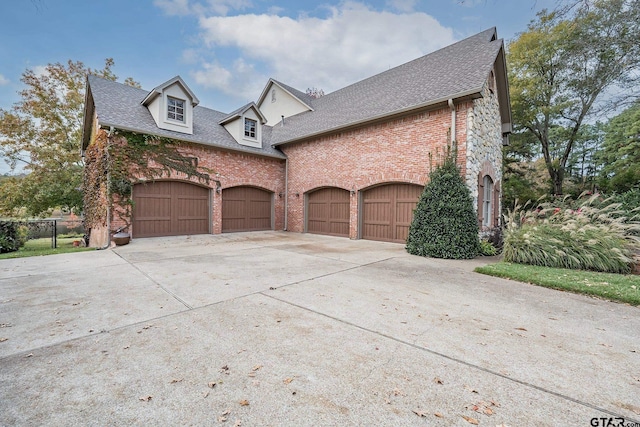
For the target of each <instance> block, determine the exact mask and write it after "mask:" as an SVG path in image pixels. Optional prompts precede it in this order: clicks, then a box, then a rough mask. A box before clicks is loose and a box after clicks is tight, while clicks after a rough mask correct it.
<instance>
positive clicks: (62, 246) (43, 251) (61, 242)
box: [0, 237, 95, 259]
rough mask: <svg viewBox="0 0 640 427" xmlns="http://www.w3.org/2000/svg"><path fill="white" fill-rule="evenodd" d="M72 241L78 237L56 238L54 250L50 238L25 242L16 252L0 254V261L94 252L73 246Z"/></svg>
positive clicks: (78, 238)
mask: <svg viewBox="0 0 640 427" xmlns="http://www.w3.org/2000/svg"><path fill="white" fill-rule="evenodd" d="M74 240H80V237H58V245H57V246H58V247H57V248H56V249H53V248H51V238H50V237H46V238H43V239H33V240H29V241H27V243H25V244H24V246H23V247H21V248H20V249H19V250H18V251H16V252H8V253H5V254H0V259H8V258H24V257H28V256H39V255H54V254H65V253H67V252H82V251H90V250H95V249H91V248H83V247H80V246H73V241H74Z"/></svg>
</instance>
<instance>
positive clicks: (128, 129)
mask: <svg viewBox="0 0 640 427" xmlns="http://www.w3.org/2000/svg"><path fill="white" fill-rule="evenodd" d="M100 127H102V128H106V127H109V128H110V129H111V128H117V129H120V130H124V131H128V132H134V133H139V134H146V135H153V136H157V137H160V138H169V139H173V140H176V141H180V142H186V143H189V144H196V145H203V146H205V147H212V148H215V149H217V150H225V151H230V152H232V153H242V154H251V155H253V156H260V157H268V158H270V159H279V160H282V159H284V158H285V156H284V155H283V156H278V155H274V154H269V153H256V152H253V151H250V150H242V149H235V148H233V147H226V146H223V145H215V144H208V143H206V142H201V141H194V140H193V139H188V138H185V137H181V136H180V135H162V134H160V133H159V132H153V131H150V130H144V129H136V128H133V127H128V126H121V125H115V124H111V123H108V122H101V124H100ZM114 130H115V129H114ZM168 132H170V131H168ZM185 135H187V134H185ZM187 136H190V135H187ZM263 142H264V141H263Z"/></svg>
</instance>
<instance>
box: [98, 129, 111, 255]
mask: <svg viewBox="0 0 640 427" xmlns="http://www.w3.org/2000/svg"><path fill="white" fill-rule="evenodd" d="M114 131H115V128H114V127H113V126H111V127H110V128H109V132H108V133H107V148H106V150H107V193H108V192H109V188H111V168H110V167H109V143H110V142H111V135H113V132H114ZM108 200H109V195H108V194H107V243H106V245H104V246H103V247H101V248H97V249H96V250H98V251H102V250H105V249H107V248H109V247H110V246H111V203H109V201H108Z"/></svg>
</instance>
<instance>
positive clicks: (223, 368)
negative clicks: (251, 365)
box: [220, 365, 229, 375]
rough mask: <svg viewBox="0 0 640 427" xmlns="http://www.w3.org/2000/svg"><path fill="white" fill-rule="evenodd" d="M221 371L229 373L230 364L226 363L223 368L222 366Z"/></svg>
mask: <svg viewBox="0 0 640 427" xmlns="http://www.w3.org/2000/svg"><path fill="white" fill-rule="evenodd" d="M220 372H222V373H223V374H227V375H229V366H228V365H224V366H223V367H222V368H220Z"/></svg>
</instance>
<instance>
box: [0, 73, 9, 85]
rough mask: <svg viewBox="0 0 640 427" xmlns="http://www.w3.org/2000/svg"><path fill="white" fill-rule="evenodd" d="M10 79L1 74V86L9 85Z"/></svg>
mask: <svg viewBox="0 0 640 427" xmlns="http://www.w3.org/2000/svg"><path fill="white" fill-rule="evenodd" d="M8 84H9V79H8V78H6V77H5V76H3V75H2V74H0V86H4V85H8Z"/></svg>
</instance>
